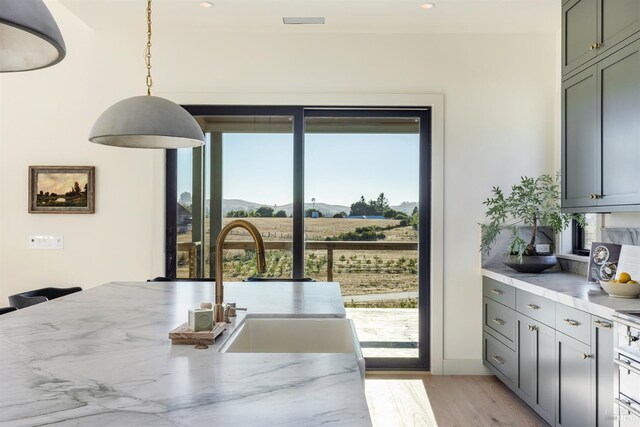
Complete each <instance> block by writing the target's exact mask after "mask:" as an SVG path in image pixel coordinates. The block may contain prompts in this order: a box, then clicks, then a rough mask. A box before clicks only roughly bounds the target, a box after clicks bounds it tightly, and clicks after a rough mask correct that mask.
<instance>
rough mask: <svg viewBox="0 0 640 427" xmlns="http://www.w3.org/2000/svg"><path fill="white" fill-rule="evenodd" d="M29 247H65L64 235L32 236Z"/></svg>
mask: <svg viewBox="0 0 640 427" xmlns="http://www.w3.org/2000/svg"><path fill="white" fill-rule="evenodd" d="M29 249H64V237H63V236H31V237H29Z"/></svg>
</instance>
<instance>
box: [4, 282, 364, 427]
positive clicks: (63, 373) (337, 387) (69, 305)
mask: <svg viewBox="0 0 640 427" xmlns="http://www.w3.org/2000/svg"><path fill="white" fill-rule="evenodd" d="M225 291H226V297H227V298H226V299H227V300H228V301H232V302H237V303H238V306H244V307H247V308H248V309H249V315H264V316H274V317H275V316H287V317H291V316H293V317H316V316H329V317H343V316H344V308H343V306H342V299H341V297H340V291H339V288H338V286H337V284H335V283H296V284H293V283H242V284H240V283H237V284H235V283H230V284H227V285H225ZM212 296H213V290H212V289H211V285H210V284H206V283H148V284H147V283H111V284H108V285H103V286H100V287H97V288H93V289H89V290H86V291H83V292H80V293H77V294H72V295H69V296H67V297H64V298H61V299H58V300H54V301H50V302H47V303H44V304H39V305H36V306H33V307H29V308H26V309H23V310H19V311H17V312H13V313H10V314H7V315H3V316H1V317H0V361H1V363H2V369H0V408H1V409H0V425H11V426H34V425H42V424H47V425H51V424H54V425H88V426H129V425H136V426H196V425H199V423H205V424H206V425H225V426H229V425H230V426H292V427H293V426H296V427H297V426H317V425H318V426H319V425H323V426H325V425H328V426H334V425H335V426H370V425H371V421H370V418H369V413H368V410H367V404H366V401H365V398H364V393H363V389H362V380H361V378H360V374H359V371H358V366H357V363H356V360H355V358H354V356H353V355H352V354H238V353H236V354H229V353H227V354H225V353H218V352H216V351H215V350H216V348H217V347H218V346H219V345H220V343H219V342H216V345H215V346H211V347H210V348H209V349H207V350H196V349H194V347H193V346H172V345H171V343H170V341H169V340H168V338H167V333H168V332H169V330H171V329H173V328H174V327H176V326H177V325H178V324H180V323H183V322H185V321H186V315H187V309H188V308H193V307H197V306H198V305H199V303H200V302H202V301H207V300H208V301H211V299H212ZM231 326H232V327H233V325H231ZM228 334H229V333H228V332H225V335H226V336H228Z"/></svg>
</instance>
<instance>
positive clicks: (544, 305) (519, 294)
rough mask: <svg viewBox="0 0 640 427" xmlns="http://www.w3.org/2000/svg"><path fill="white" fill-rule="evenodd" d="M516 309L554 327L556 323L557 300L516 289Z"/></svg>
mask: <svg viewBox="0 0 640 427" xmlns="http://www.w3.org/2000/svg"><path fill="white" fill-rule="evenodd" d="M516 310H517V311H519V312H520V313H522V314H524V315H527V316H529V317H531V318H532V319H535V320H537V321H539V322H542V323H544V324H545V325H549V326H552V327H553V326H554V325H555V321H556V303H555V301H551V300H549V299H546V298H544V297H541V296H538V295H534V294H531V293H529V292H525V291H523V290H521V289H518V290H517V291H516Z"/></svg>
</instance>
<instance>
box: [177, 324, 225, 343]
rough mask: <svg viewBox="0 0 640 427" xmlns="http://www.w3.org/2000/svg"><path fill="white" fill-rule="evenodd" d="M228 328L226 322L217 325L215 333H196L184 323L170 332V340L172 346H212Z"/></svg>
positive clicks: (214, 329)
mask: <svg viewBox="0 0 640 427" xmlns="http://www.w3.org/2000/svg"><path fill="white" fill-rule="evenodd" d="M226 327H227V324H226V323H225V322H220V323H216V325H215V326H214V327H213V331H200V332H194V331H192V330H191V329H189V324H188V323H183V324H182V325H180V326H178V327H177V328H175V329H174V330H173V331H171V332H169V338H170V339H171V344H187V345H199V344H200V345H211V344H213V342H214V341H215V339H216V337H217V336H218V335H220V334H221V333H222V332H223V331H224V330H225V328H226Z"/></svg>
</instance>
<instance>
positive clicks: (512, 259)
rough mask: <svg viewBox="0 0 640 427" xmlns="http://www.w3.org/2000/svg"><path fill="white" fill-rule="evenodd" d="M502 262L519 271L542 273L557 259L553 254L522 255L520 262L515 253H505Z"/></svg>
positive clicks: (555, 262)
mask: <svg viewBox="0 0 640 427" xmlns="http://www.w3.org/2000/svg"><path fill="white" fill-rule="evenodd" d="M502 262H504V263H505V264H506V265H507V266H509V267H511V268H513V269H514V270H516V271H518V272H520V273H542V272H543V271H544V270H546V269H547V268H551V267H553V266H554V265H556V264H557V263H558V259H557V258H556V256H555V255H523V256H522V262H520V260H519V259H518V256H517V255H507V256H505V257H504V259H503V260H502Z"/></svg>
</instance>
